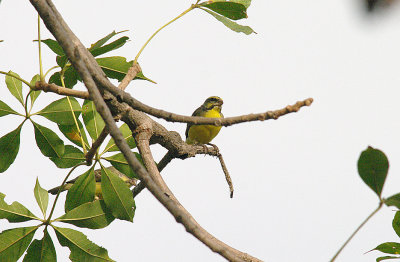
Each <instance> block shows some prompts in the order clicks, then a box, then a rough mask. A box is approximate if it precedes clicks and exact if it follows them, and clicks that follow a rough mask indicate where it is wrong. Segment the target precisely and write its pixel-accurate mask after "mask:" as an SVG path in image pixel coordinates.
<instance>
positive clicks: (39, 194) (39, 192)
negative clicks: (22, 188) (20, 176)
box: [33, 178, 49, 217]
mask: <svg viewBox="0 0 400 262" xmlns="http://www.w3.org/2000/svg"><path fill="white" fill-rule="evenodd" d="M33 192H34V195H35V198H36V202H37V203H38V205H39V207H40V210H41V211H42V213H43V217H46V210H47V205H48V204H49V193H47V190H45V189H43V188H42V187H41V186H40V184H39V179H38V178H36V185H35V189H34V190H33Z"/></svg>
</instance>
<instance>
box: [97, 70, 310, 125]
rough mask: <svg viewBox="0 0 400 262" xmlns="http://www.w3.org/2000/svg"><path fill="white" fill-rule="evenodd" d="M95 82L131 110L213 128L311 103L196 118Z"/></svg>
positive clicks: (268, 116)
mask: <svg viewBox="0 0 400 262" xmlns="http://www.w3.org/2000/svg"><path fill="white" fill-rule="evenodd" d="M94 77H95V80H96V81H97V82H98V83H99V84H101V86H102V87H104V88H105V89H106V90H107V91H109V92H110V93H112V94H113V95H114V96H116V97H117V98H118V100H119V101H122V102H125V103H127V104H128V105H129V106H131V107H132V108H133V109H136V110H139V111H142V112H144V113H147V114H149V115H152V116H155V117H158V118H162V119H165V120H166V121H170V122H180V123H190V124H195V125H215V126H231V125H234V124H239V123H244V122H250V121H264V120H269V119H274V120H276V119H278V118H279V117H281V116H284V115H287V114H290V113H294V112H297V111H299V110H300V108H302V107H304V106H310V105H311V104H312V103H313V101H314V100H313V99H312V98H307V99H305V100H302V101H298V102H296V103H295V104H293V105H288V106H286V107H284V108H281V109H278V110H274V111H267V112H263V113H258V114H248V115H242V116H236V117H227V118H210V117H198V116H195V117H194V116H184V115H179V114H174V113H171V112H167V111H164V110H161V109H156V108H154V107H151V106H148V105H146V104H143V103H142V102H140V101H138V100H137V99H135V98H133V97H132V96H131V95H130V94H129V93H127V92H125V91H123V90H120V89H118V88H116V87H115V86H113V85H112V84H111V83H110V82H109V81H106V80H104V79H103V78H100V76H97V75H94Z"/></svg>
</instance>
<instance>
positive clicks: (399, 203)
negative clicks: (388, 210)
mask: <svg viewBox="0 0 400 262" xmlns="http://www.w3.org/2000/svg"><path fill="white" fill-rule="evenodd" d="M383 201H384V203H385V204H386V205H387V206H395V207H397V208H399V209H400V193H398V194H395V195H393V196H390V197H388V198H386V199H384V200H383Z"/></svg>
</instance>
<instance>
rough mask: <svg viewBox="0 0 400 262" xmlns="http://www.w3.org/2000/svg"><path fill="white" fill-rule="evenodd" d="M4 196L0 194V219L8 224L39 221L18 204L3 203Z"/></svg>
mask: <svg viewBox="0 0 400 262" xmlns="http://www.w3.org/2000/svg"><path fill="white" fill-rule="evenodd" d="M5 196H6V195H4V194H3V193H0V219H2V218H5V219H7V220H8V222H10V223H18V222H24V221H29V220H33V219H35V220H39V218H38V217H37V216H35V215H34V214H32V213H31V211H29V210H28V209H27V208H26V207H24V206H23V205H21V204H20V203H18V202H13V203H12V204H11V205H7V203H6V202H5V201H4V198H5ZM0 261H1V260H0Z"/></svg>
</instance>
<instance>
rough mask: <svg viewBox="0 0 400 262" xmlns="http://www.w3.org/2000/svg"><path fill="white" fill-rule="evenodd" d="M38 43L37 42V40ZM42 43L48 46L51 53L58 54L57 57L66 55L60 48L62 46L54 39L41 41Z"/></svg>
mask: <svg viewBox="0 0 400 262" xmlns="http://www.w3.org/2000/svg"><path fill="white" fill-rule="evenodd" d="M35 41H37V40H35ZM41 42H42V43H44V44H46V45H47V46H48V47H49V48H50V49H51V51H53V52H54V53H56V54H57V55H64V54H65V53H64V50H63V49H62V47H61V46H60V44H59V43H58V42H57V41H56V40H53V39H44V40H41Z"/></svg>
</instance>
